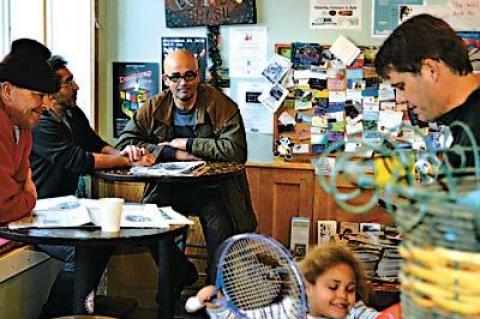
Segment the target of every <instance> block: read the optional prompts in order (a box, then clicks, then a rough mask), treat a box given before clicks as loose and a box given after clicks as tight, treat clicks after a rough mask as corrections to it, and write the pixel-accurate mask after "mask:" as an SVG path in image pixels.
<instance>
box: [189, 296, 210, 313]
mask: <svg viewBox="0 0 480 319" xmlns="http://www.w3.org/2000/svg"><path fill="white" fill-rule="evenodd" d="M204 306H205V305H204V304H203V303H202V302H201V301H200V299H198V298H197V297H196V296H192V297H190V298H188V299H187V302H186V303H185V310H186V311H187V312H190V313H192V312H196V311H198V310H200V309H202V308H203V307H204Z"/></svg>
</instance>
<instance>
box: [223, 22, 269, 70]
mask: <svg viewBox="0 0 480 319" xmlns="http://www.w3.org/2000/svg"><path fill="white" fill-rule="evenodd" d="M229 36H230V40H229V52H230V54H229V56H230V60H229V66H230V77H232V78H255V77H256V78H259V77H261V74H260V72H262V70H263V68H264V67H265V65H267V43H268V42H267V28H266V27H238V28H230V35H229Z"/></svg>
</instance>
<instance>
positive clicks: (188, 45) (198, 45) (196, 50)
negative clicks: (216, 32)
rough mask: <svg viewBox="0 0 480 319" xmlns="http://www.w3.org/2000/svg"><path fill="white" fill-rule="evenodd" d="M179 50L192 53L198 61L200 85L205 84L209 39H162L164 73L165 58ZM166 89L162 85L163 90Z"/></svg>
mask: <svg viewBox="0 0 480 319" xmlns="http://www.w3.org/2000/svg"><path fill="white" fill-rule="evenodd" d="M177 49H185V50H188V51H190V52H192V53H193V54H194V55H195V57H196V58H197V60H198V67H199V69H200V70H199V72H200V83H205V77H206V70H207V38H205V37H162V72H163V61H165V57H166V56H167V55H168V54H169V53H170V52H173V51H175V50H177ZM164 89H166V87H165V85H163V83H162V90H164Z"/></svg>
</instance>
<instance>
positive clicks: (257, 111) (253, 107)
mask: <svg viewBox="0 0 480 319" xmlns="http://www.w3.org/2000/svg"><path fill="white" fill-rule="evenodd" d="M266 87H267V83H265V82H253V81H240V82H239V83H238V85H237V99H236V102H237V104H238V107H239V109H240V114H241V115H242V119H243V123H244V125H245V131H246V132H247V133H254V134H256V133H262V134H272V132H273V113H272V111H271V110H269V109H267V108H266V107H264V106H263V105H262V103H260V101H259V100H258V97H259V96H260V94H261V93H262V92H263V91H264V90H265V88H266Z"/></svg>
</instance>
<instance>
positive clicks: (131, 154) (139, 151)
mask: <svg viewBox="0 0 480 319" xmlns="http://www.w3.org/2000/svg"><path fill="white" fill-rule="evenodd" d="M119 155H120V156H126V157H128V160H129V161H130V162H136V161H140V160H141V158H142V156H144V155H145V149H144V148H139V147H137V146H135V145H127V146H126V147H125V148H124V149H123V150H122V151H120V154H119Z"/></svg>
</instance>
